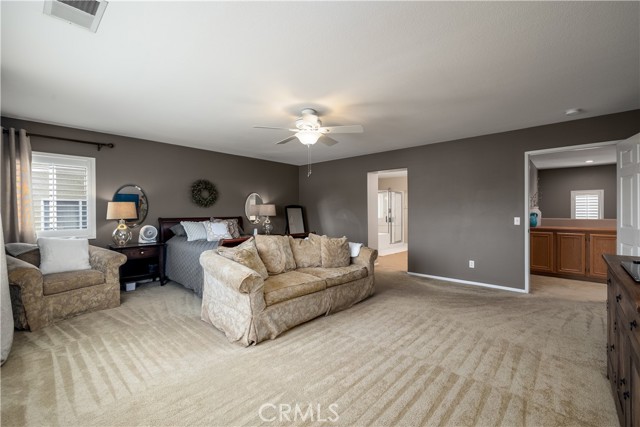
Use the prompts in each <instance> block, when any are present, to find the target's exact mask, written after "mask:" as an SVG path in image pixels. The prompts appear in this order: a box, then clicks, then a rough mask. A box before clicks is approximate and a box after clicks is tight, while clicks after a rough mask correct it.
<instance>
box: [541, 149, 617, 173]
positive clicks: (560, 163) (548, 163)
mask: <svg viewBox="0 0 640 427" xmlns="http://www.w3.org/2000/svg"><path fill="white" fill-rule="evenodd" d="M529 159H530V160H531V161H532V162H533V164H534V165H535V167H536V168H538V169H559V168H573V167H581V166H599V165H610V164H614V163H615V162H616V146H615V144H609V145H603V146H598V147H588V148H576V149H573V150H565V151H559V152H555V153H545V154H536V155H532V156H529ZM587 160H589V161H591V162H590V163H587Z"/></svg>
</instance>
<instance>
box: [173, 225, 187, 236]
mask: <svg viewBox="0 0 640 427" xmlns="http://www.w3.org/2000/svg"><path fill="white" fill-rule="evenodd" d="M169 230H171V231H173V235H174V236H186V235H187V232H186V231H184V227H183V226H182V224H176V225H174V226H173V227H171V228H170V229H169Z"/></svg>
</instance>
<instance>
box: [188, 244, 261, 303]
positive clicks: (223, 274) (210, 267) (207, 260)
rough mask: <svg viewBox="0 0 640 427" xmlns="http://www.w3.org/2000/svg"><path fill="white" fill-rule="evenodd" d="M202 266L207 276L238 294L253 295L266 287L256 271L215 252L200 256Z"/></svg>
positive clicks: (207, 252)
mask: <svg viewBox="0 0 640 427" xmlns="http://www.w3.org/2000/svg"><path fill="white" fill-rule="evenodd" d="M200 265H202V268H203V269H204V272H205V274H209V275H210V276H212V277H213V278H214V279H215V281H216V282H218V283H223V284H224V285H225V286H227V287H229V288H230V289H233V290H235V291H236V292H240V293H243V294H251V293H254V292H256V291H259V290H261V289H262V288H263V287H264V280H263V279H262V277H261V276H260V275H259V274H258V273H256V272H255V271H254V270H252V269H250V268H249V267H246V266H244V265H242V264H240V263H237V262H235V261H232V260H230V259H227V258H225V257H223V256H222V255H218V254H217V253H216V252H215V251H213V250H210V251H204V252H203V253H202V254H201V255H200Z"/></svg>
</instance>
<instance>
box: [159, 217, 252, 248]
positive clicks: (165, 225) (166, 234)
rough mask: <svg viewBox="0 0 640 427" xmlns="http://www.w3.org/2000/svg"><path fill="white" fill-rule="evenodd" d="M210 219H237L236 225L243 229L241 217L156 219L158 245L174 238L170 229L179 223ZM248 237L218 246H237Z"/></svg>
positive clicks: (224, 241) (228, 240)
mask: <svg viewBox="0 0 640 427" xmlns="http://www.w3.org/2000/svg"><path fill="white" fill-rule="evenodd" d="M211 218H215V219H237V220H238V225H239V226H240V228H242V229H244V227H243V226H242V217H241V216H214V217H210V216H202V217H200V216H199V217H180V218H158V225H159V227H158V230H159V231H160V243H166V241H167V240H169V239H170V238H172V237H173V236H174V234H173V231H171V227H173V226H174V225H176V224H180V222H181V221H193V222H201V221H209V220H210V219H211ZM249 237H250V236H242V237H239V238H237V239H224V240H223V241H221V242H220V246H238V245H239V244H240V243H242V242H244V241H245V240H247V239H249Z"/></svg>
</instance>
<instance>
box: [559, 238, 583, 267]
mask: <svg viewBox="0 0 640 427" xmlns="http://www.w3.org/2000/svg"><path fill="white" fill-rule="evenodd" d="M586 240H587V239H586V234H585V233H556V244H557V249H558V263H557V271H558V273H567V274H579V275H584V274H585V273H586V264H587V259H586V258H587V257H586Z"/></svg>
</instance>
